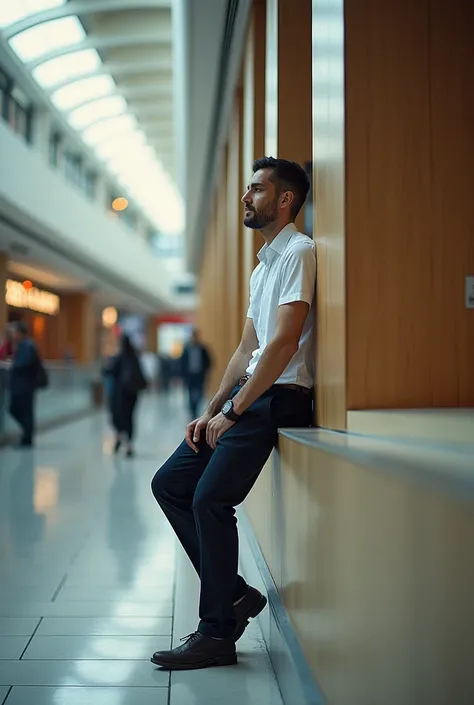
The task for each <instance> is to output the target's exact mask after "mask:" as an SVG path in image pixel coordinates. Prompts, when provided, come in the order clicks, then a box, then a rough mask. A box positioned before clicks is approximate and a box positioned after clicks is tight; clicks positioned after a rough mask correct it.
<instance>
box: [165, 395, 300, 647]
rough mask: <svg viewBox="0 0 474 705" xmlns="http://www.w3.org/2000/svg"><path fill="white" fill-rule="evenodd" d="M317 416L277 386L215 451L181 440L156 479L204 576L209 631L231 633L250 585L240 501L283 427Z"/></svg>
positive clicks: (203, 613) (203, 614)
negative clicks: (237, 605)
mask: <svg viewBox="0 0 474 705" xmlns="http://www.w3.org/2000/svg"><path fill="white" fill-rule="evenodd" d="M236 391H238V390H237V389H236V390H234V394H235V393H236ZM311 415H312V399H311V397H309V396H306V395H304V394H303V393H301V392H298V391H294V390H289V389H285V388H282V387H280V388H278V387H276V386H274V387H271V389H270V390H269V391H268V392H266V393H265V394H264V395H263V396H261V397H260V398H259V399H258V400H257V401H256V402H255V403H254V404H252V406H251V407H250V408H249V409H248V410H247V411H246V412H245V413H244V414H243V415H242V418H241V419H240V420H239V421H238V422H237V423H236V424H235V425H234V426H232V428H231V429H229V431H227V433H225V434H224V435H223V436H222V437H221V438H220V440H219V442H218V444H217V448H216V450H215V451H213V450H212V449H211V448H210V447H209V446H208V445H207V443H206V441H205V440H204V439H203V440H201V441H200V443H199V449H200V450H199V453H197V454H196V453H194V452H193V451H192V450H191V449H190V448H189V447H188V446H187V445H186V443H185V442H184V441H183V443H182V444H181V445H180V446H179V447H178V448H177V450H176V451H175V452H174V453H173V455H172V456H171V457H170V458H169V459H168V460H167V461H166V463H165V464H164V465H163V466H162V467H161V468H160V470H158V472H157V473H156V475H155V477H154V478H153V480H152V485H151V486H152V491H153V494H154V496H155V498H156V500H157V502H158V504H159V505H160V507H161V508H162V510H163V512H164V513H165V514H166V516H167V518H168V520H169V521H170V523H171V525H172V526H173V529H174V530H175V532H176V535H177V536H178V538H179V540H180V541H181V544H182V545H183V548H184V550H185V551H186V553H187V554H188V556H189V558H190V560H191V562H192V564H193V565H194V567H195V569H196V571H197V572H198V575H199V576H200V578H201V597H200V605H199V616H200V620H201V621H200V624H199V631H200V632H202V633H203V634H207V635H209V636H213V637H220V638H224V637H228V636H231V635H232V634H233V632H234V629H235V626H236V621H235V610H234V602H235V601H237V600H238V599H239V598H240V597H243V595H244V594H245V591H246V588H247V586H246V583H245V581H244V579H243V578H242V577H240V576H239V575H238V572H237V569H238V553H239V551H238V534H237V521H236V518H235V507H236V506H237V505H238V504H240V503H241V502H243V501H244V499H245V498H246V496H247V495H248V493H249V492H250V490H251V489H252V487H253V485H254V483H255V481H256V479H257V477H258V475H259V473H260V471H261V469H262V468H263V466H264V465H265V462H266V460H267V459H268V457H269V455H270V453H271V451H272V449H273V447H274V446H275V444H276V442H277V438H278V428H280V427H284V426H287V427H288V426H290V427H291V426H293V427H294V426H309V425H310V424H311Z"/></svg>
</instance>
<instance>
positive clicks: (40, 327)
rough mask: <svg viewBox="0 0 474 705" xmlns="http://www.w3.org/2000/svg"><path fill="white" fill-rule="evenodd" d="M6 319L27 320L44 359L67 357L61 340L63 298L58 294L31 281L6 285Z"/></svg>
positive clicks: (12, 281)
mask: <svg viewBox="0 0 474 705" xmlns="http://www.w3.org/2000/svg"><path fill="white" fill-rule="evenodd" d="M5 302H6V304H7V320H8V322H9V323H11V322H13V321H24V323H26V324H27V326H28V329H29V331H30V334H31V336H32V337H33V338H34V340H35V342H36V344H37V345H38V349H39V350H40V353H41V355H42V357H43V358H45V359H48V360H57V359H61V358H62V357H64V355H65V353H66V350H65V349H64V350H63V349H62V345H63V341H62V340H61V318H60V315H59V314H60V311H61V299H60V297H59V295H58V294H56V293H53V292H51V291H45V290H43V289H40V288H38V287H36V286H34V285H33V283H32V282H31V281H24V282H19V281H16V280H15V279H7V280H6V282H5Z"/></svg>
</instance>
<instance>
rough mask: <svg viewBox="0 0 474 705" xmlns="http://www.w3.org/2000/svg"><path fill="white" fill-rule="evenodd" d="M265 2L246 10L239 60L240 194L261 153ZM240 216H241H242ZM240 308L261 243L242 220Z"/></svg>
mask: <svg viewBox="0 0 474 705" xmlns="http://www.w3.org/2000/svg"><path fill="white" fill-rule="evenodd" d="M265 35H266V3H265V0H254V2H253V4H252V10H251V13H250V22H249V29H248V34H247V43H246V48H245V54H244V61H243V72H242V73H243V145H242V183H241V191H242V194H243V193H245V191H246V190H247V185H248V183H249V181H250V177H251V174H252V165H253V162H254V161H255V160H256V159H258V158H259V157H262V156H263V155H264V154H265V66H266V36H265ZM242 220H243V218H242ZM242 238H243V255H242V256H243V262H244V264H243V270H242V280H243V282H242V296H243V311H244V313H245V314H246V313H247V309H248V302H249V281H250V275H251V274H252V271H253V270H254V268H255V267H256V266H257V262H258V260H257V253H258V251H259V250H260V248H261V247H262V245H263V240H262V237H261V235H260V233H259V232H257V231H255V230H249V229H248V228H245V227H244V226H243V224H242Z"/></svg>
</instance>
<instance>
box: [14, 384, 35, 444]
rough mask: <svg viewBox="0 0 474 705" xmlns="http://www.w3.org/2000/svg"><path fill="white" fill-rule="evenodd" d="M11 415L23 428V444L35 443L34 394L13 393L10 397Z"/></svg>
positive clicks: (31, 392)
mask: <svg viewBox="0 0 474 705" xmlns="http://www.w3.org/2000/svg"><path fill="white" fill-rule="evenodd" d="M10 414H11V415H12V416H13V418H14V419H15V421H16V422H17V423H18V424H19V426H21V429H22V438H21V442H22V443H25V444H30V443H32V442H33V433H34V425H35V419H34V392H33V391H30V392H18V393H13V394H12V395H11V397H10Z"/></svg>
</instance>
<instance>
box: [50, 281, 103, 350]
mask: <svg viewBox="0 0 474 705" xmlns="http://www.w3.org/2000/svg"><path fill="white" fill-rule="evenodd" d="M60 316H61V319H62V322H61V324H60V326H59V329H58V334H59V337H60V340H61V342H60V345H61V347H62V348H63V349H62V350H61V353H63V352H64V349H65V348H66V347H69V346H71V347H72V351H73V354H74V359H75V361H76V362H79V363H83V364H90V363H92V362H94V361H95V359H96V347H97V346H96V336H97V326H96V318H95V308H94V302H93V299H92V296H91V295H90V294H87V293H82V292H81V293H74V294H63V295H61V313H60Z"/></svg>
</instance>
